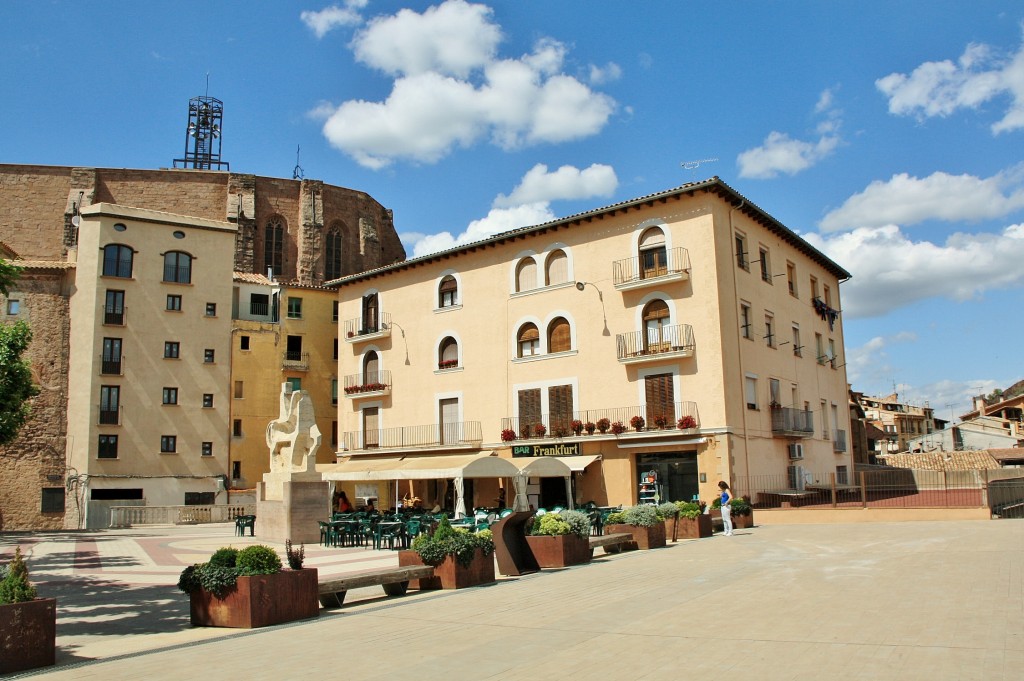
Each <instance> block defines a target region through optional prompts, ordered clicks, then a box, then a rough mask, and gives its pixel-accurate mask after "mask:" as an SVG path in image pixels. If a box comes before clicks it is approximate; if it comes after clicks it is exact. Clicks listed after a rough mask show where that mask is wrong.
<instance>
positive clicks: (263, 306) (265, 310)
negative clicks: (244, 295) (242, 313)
mask: <svg viewBox="0 0 1024 681" xmlns="http://www.w3.org/2000/svg"><path fill="white" fill-rule="evenodd" d="M249 314H250V315H252V316H254V317H267V316H269V315H270V296H268V295H267V294H265V293H253V294H250V295H249Z"/></svg>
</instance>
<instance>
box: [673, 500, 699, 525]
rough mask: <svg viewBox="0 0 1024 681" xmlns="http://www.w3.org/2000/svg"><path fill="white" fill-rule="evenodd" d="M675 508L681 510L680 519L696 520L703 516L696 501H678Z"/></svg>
mask: <svg viewBox="0 0 1024 681" xmlns="http://www.w3.org/2000/svg"><path fill="white" fill-rule="evenodd" d="M675 507H676V508H677V509H679V517H680V518H690V519H691V520H692V519H693V518H696V517H697V516H699V515H700V514H701V510H700V504H698V503H697V502H694V501H677V502H675Z"/></svg>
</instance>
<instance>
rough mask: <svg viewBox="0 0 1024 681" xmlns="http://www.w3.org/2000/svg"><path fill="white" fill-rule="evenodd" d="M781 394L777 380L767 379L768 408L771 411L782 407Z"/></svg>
mask: <svg viewBox="0 0 1024 681" xmlns="http://www.w3.org/2000/svg"><path fill="white" fill-rule="evenodd" d="M780 395H781V393H780V388H779V379H777V378H769V379H768V406H769V407H771V408H772V409H776V408H778V407H781V406H782V403H781V402H780V401H779V400H781V399H782V398H781V396H780Z"/></svg>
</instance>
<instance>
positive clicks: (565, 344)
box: [548, 317, 572, 353]
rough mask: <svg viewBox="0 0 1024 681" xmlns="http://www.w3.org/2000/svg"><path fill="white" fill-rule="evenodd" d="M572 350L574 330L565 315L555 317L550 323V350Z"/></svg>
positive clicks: (550, 351)
mask: <svg viewBox="0 0 1024 681" xmlns="http://www.w3.org/2000/svg"><path fill="white" fill-rule="evenodd" d="M569 350H572V331H571V329H570V327H569V322H568V321H567V320H566V319H565V317H555V318H554V319H553V320H551V323H550V324H548V352H549V353H552V352H568V351H569Z"/></svg>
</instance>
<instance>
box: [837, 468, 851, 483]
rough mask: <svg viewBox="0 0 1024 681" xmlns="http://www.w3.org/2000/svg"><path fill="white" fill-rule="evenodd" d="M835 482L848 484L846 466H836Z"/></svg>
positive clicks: (848, 478)
mask: <svg viewBox="0 0 1024 681" xmlns="http://www.w3.org/2000/svg"><path fill="white" fill-rule="evenodd" d="M836 484H838V485H849V484H850V474H849V473H848V472H847V469H846V466H836Z"/></svg>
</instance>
